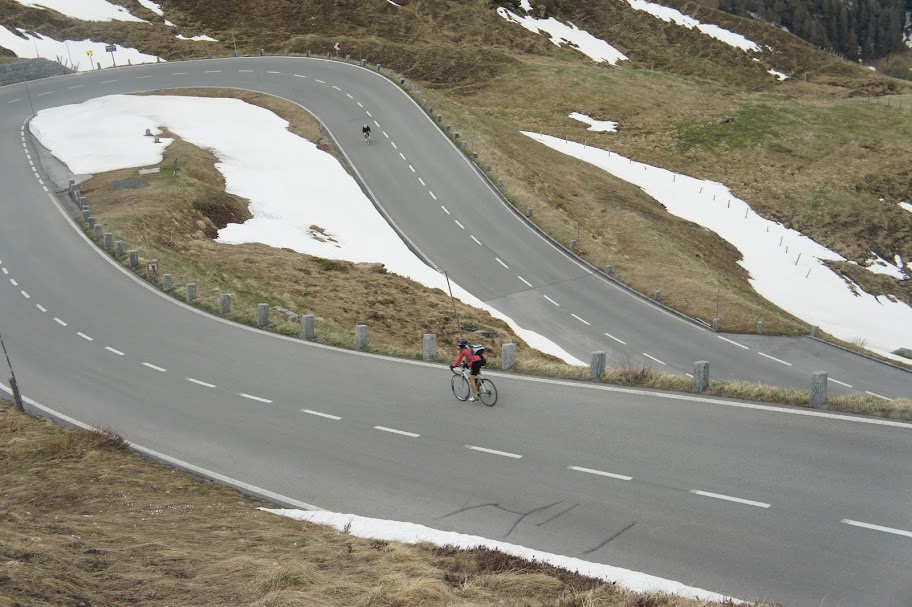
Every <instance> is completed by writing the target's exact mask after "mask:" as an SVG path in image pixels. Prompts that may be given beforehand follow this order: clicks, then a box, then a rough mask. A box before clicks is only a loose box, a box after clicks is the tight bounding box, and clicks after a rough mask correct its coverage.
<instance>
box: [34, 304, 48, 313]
mask: <svg viewBox="0 0 912 607" xmlns="http://www.w3.org/2000/svg"><path fill="white" fill-rule="evenodd" d="M35 307H36V308H38V309H39V310H41V311H42V312H47V308H45V307H44V306H42V305H41V304H35Z"/></svg>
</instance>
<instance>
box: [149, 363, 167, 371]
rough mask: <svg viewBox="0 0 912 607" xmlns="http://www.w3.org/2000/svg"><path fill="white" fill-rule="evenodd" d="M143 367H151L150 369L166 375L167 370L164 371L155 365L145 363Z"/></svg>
mask: <svg viewBox="0 0 912 607" xmlns="http://www.w3.org/2000/svg"><path fill="white" fill-rule="evenodd" d="M143 366H144V367H149V368H150V369H155V370H156V371H158V372H159V373H165V372H166V371H167V369H162V368H161V367H157V366H155V365H153V364H152V363H143Z"/></svg>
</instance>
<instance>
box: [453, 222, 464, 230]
mask: <svg viewBox="0 0 912 607" xmlns="http://www.w3.org/2000/svg"><path fill="white" fill-rule="evenodd" d="M453 221H455V222H456V225H458V226H459V227H460V228H462V229H463V230H464V229H465V226H464V225H462V224H461V223H459V220H458V219H454V220H453Z"/></svg>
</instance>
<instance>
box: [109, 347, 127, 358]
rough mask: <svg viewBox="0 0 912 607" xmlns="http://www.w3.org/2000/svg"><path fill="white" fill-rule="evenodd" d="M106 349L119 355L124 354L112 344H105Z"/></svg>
mask: <svg viewBox="0 0 912 607" xmlns="http://www.w3.org/2000/svg"><path fill="white" fill-rule="evenodd" d="M105 350H107V351H108V352H110V353H111V354H116V355H117V356H123V355H124V353H123V352H121V351H120V350H115V349H114V348H112V347H111V346H105Z"/></svg>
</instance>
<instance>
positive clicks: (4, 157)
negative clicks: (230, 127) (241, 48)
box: [0, 58, 912, 607]
mask: <svg viewBox="0 0 912 607" xmlns="http://www.w3.org/2000/svg"><path fill="white" fill-rule="evenodd" d="M241 70H245V71H241ZM247 70H252V71H247ZM181 86H220V87H222V86H225V87H237V88H245V89H255V90H260V91H264V92H267V93H271V94H276V95H279V96H282V97H285V98H288V99H291V100H292V101H296V102H298V103H300V104H302V105H304V106H305V107H307V108H308V109H310V110H311V111H313V112H314V113H315V114H316V115H317V116H319V118H320V119H321V120H322V121H323V122H324V124H325V125H326V127H327V128H328V129H329V130H330V131H331V132H332V133H333V135H334V136H335V138H336V139H337V140H338V141H339V143H340V145H341V146H342V149H343V150H344V151H345V153H346V154H347V156H348V158H349V159H350V161H351V163H352V165H353V166H354V167H355V168H356V170H357V172H358V174H359V176H360V177H361V179H363V181H364V183H365V185H366V187H367V188H368V189H369V190H370V192H371V193H372V194H373V195H374V196H375V198H376V200H377V201H378V203H379V204H380V205H382V207H383V208H384V209H385V211H386V212H387V213H388V214H389V216H390V217H391V218H392V220H393V221H394V222H395V223H396V225H397V226H398V227H399V229H400V230H402V231H403V232H404V233H405V234H407V235H408V237H409V238H410V239H411V241H412V244H413V246H415V247H416V248H417V249H418V250H420V251H421V252H422V254H423V255H425V256H426V257H427V258H428V259H430V260H431V261H432V262H433V263H435V264H437V265H438V266H440V267H444V266H447V267H448V269H449V271H450V273H451V275H453V276H454V278H455V280H456V281H457V282H459V283H460V284H461V285H462V286H464V287H466V288H467V289H469V290H470V291H472V292H473V293H475V294H476V295H478V296H479V297H481V298H482V299H484V300H485V301H487V302H489V303H490V304H491V305H493V306H495V307H497V308H498V309H500V310H502V311H503V312H504V313H506V314H509V315H510V316H512V317H513V318H514V319H515V320H517V322H519V323H520V324H521V325H523V326H526V327H529V328H533V329H535V330H537V331H538V332H540V333H542V334H544V335H546V336H547V337H549V338H551V339H553V340H554V341H556V342H557V343H559V344H561V345H562V346H563V347H565V348H566V349H567V350H569V351H571V352H572V353H573V354H575V355H576V356H578V357H580V358H582V359H584V360H586V359H588V352H590V351H591V350H594V349H607V350H609V351H610V352H611V358H612V359H613V360H618V359H620V358H623V357H624V356H625V355H626V356H631V357H633V356H644V355H645V354H648V355H649V356H651V357H653V359H659V360H660V361H662V362H663V363H665V364H666V366H667V367H669V368H670V369H672V370H689V368H690V366H691V365H692V362H693V360H697V359H708V360H710V361H711V368H712V370H713V375H714V376H716V377H718V376H720V375H723V376H726V375H729V374H730V375H733V376H737V377H744V378H746V379H754V380H762V381H767V382H770V383H780V384H786V385H800V386H807V384H808V383H809V380H810V373H811V372H812V371H814V370H818V369H825V370H828V371H830V377H832V378H834V379H836V380H838V381H841V382H842V383H844V384H849V385H851V386H852V388H851V389H853V390H867V391H871V392H875V393H878V394H881V395H883V396H888V397H890V396H896V395H908V393H909V383H910V382H909V375H908V374H906V373H905V372H903V371H899V370H896V369H893V368H891V367H888V366H885V365H880V364H878V363H874V362H871V361H868V360H867V359H864V358H861V357H858V356H855V355H852V354H848V353H845V352H842V351H840V350H837V349H834V348H830V347H828V346H826V345H824V344H820V343H819V342H816V341H813V340H810V339H775V338H762V337H759V336H751V337H744V336H737V337H736V336H723V337H727V338H728V339H731V340H733V341H735V342H738V344H740V345H736V344H732V343H730V342H728V341H725V340H722V339H720V336H719V335H717V334H715V333H712V332H710V331H706V330H704V329H702V328H700V327H698V326H696V325H693V324H691V323H689V322H687V321H684V320H681V319H679V318H678V317H676V316H674V315H671V314H668V313H667V312H665V311H663V310H660V309H658V308H655V307H653V306H650V305H648V304H645V303H644V302H643V301H642V300H641V299H639V298H637V297H635V296H632V295H630V294H628V293H627V292H626V291H623V290H622V289H619V288H618V287H617V286H615V285H613V284H612V283H610V282H607V281H605V280H604V279H603V278H601V277H599V276H597V275H595V274H592V273H591V272H589V271H588V270H587V269H586V268H585V267H583V266H581V265H579V264H578V263H576V262H575V261H574V260H573V259H572V258H570V257H568V256H567V255H565V254H564V253H562V252H560V251H558V250H557V249H555V248H554V247H553V246H552V245H550V244H549V243H547V242H546V241H545V240H543V239H541V238H540V237H538V236H536V234H535V233H534V232H533V231H532V230H531V229H530V228H528V227H527V226H526V225H525V224H524V223H523V222H522V221H521V219H519V218H518V217H517V216H516V215H515V214H514V213H513V212H512V211H510V210H509V209H507V208H506V206H505V205H504V204H503V203H501V202H500V201H499V199H498V198H497V197H496V196H495V194H494V193H493V192H492V191H491V189H490V188H489V187H488V186H487V185H486V184H485V183H484V182H483V181H482V180H481V179H480V178H479V177H478V175H477V173H476V171H475V169H473V168H472V167H471V166H470V165H469V164H468V162H466V161H465V160H464V158H463V157H462V156H461V153H460V152H459V151H458V150H457V149H456V148H455V147H454V146H453V145H452V144H450V143H448V141H447V139H446V138H445V137H444V136H443V135H442V134H441V133H440V132H439V131H438V130H437V128H436V127H435V126H434V125H433V124H432V123H431V121H430V120H429V119H428V118H426V117H425V115H424V113H423V112H422V111H421V110H420V108H419V107H418V106H417V105H416V104H414V103H413V102H411V101H409V99H408V97H407V95H406V94H404V93H403V92H402V91H400V90H399V89H398V87H396V86H394V85H393V84H392V83H390V82H389V81H387V80H386V79H385V78H382V77H380V76H378V75H376V74H373V73H371V72H370V71H368V70H363V69H359V68H356V67H353V66H348V65H342V64H338V63H331V62H326V61H320V60H303V59H284V58H262V59H240V60H210V61H200V62H186V63H183V62H182V63H173V64H160V65H150V66H139V67H135V68H128V69H116V70H105V71H103V72H94V73H89V74H81V75H75V76H67V77H61V78H55V79H50V80H45V81H40V82H33V83H30V84H29V90H28V91H26V88H25V86H23V85H17V86H12V87H5V88H0V176H2V181H0V182H2V184H3V187H2V188H0V331H2V332H3V335H4V339H5V340H6V343H7V347H8V348H9V349H10V351H11V354H12V356H13V363H14V365H15V367H16V372H17V377H18V379H19V383H20V385H21V387H22V389H23V391H24V392H25V394H26V395H27V396H28V397H30V398H31V399H34V401H37V402H40V403H43V404H45V405H47V406H50V407H52V408H54V409H55V410H57V411H60V412H62V413H64V414H66V415H69V416H71V417H73V418H75V419H78V420H81V421H83V422H85V423H88V424H95V425H100V426H109V427H111V428H114V429H115V430H117V431H118V432H120V433H122V434H123V435H124V436H125V437H126V438H128V439H129V440H131V441H134V442H135V443H138V444H140V445H143V446H145V447H148V448H150V449H154V450H156V451H158V452H161V453H164V454H167V455H169V456H171V457H175V458H178V459H180V460H183V461H186V462H189V463H191V464H193V465H196V466H200V467H202V468H205V469H207V470H209V471H211V472H212V473H216V474H221V475H225V476H228V477H231V478H233V479H237V481H239V482H243V483H249V484H251V485H255V486H257V487H262V488H263V489H265V490H268V491H272V492H275V493H278V494H281V495H283V496H288V498H290V499H294V500H300V501H302V502H306V503H310V504H316V505H318V506H320V507H322V508H326V509H329V510H334V511H340V512H352V513H356V514H362V515H366V516H374V517H380V518H390V519H396V520H408V521H412V522H417V523H422V524H426V525H429V526H431V527H435V528H440V529H447V530H453V531H459V532H464V533H472V534H477V535H482V536H486V537H490V538H493V539H503V540H505V541H509V542H512V543H516V544H522V545H526V546H530V547H534V548H539V549H542V550H548V551H551V552H557V553H561V554H567V555H570V556H577V557H580V558H584V559H587V560H593V561H599V562H605V563H609V564H612V565H616V566H620V567H626V568H629V569H633V570H637V571H644V572H646V573H650V574H653V575H657V576H661V577H666V578H670V579H675V580H678V581H681V582H683V583H686V584H689V585H693V586H699V587H702V588H706V589H709V590H713V591H716V592H723V593H729V594H731V595H734V596H737V597H740V598H746V599H758V598H759V599H769V600H774V601H781V602H783V603H785V604H788V605H814V606H816V607H820V606H829V605H878V606H888V605H896V606H902V607H908V606H909V605H910V604H912V575H910V567H909V563H912V508H910V505H912V424H908V423H900V422H891V421H888V420H872V419H867V418H862V417H857V416H848V415H833V414H828V413H817V412H812V411H808V410H803V409H789V408H779V407H764V406H756V405H750V404H745V403H737V402H734V401H726V400H724V399H708V398H696V397H692V396H681V395H661V394H653V393H649V392H645V391H638V390H623V389H617V388H612V387H610V386H590V385H584V384H575V383H572V382H558V381H549V380H536V379H531V378H519V377H510V376H501V375H497V374H492V376H493V379H494V380H495V381H496V383H497V386H498V388H499V391H500V400H499V402H498V404H497V406H496V407H494V408H486V407H483V406H480V405H479V406H474V405H473V404H471V403H459V402H457V401H455V399H453V397H452V395H451V394H450V392H449V386H448V384H449V371H448V370H447V369H446V368H441V367H439V366H433V365H426V364H422V363H415V362H409V361H398V360H389V359H384V358H381V357H376V356H368V355H362V354H358V353H353V352H347V351H339V350H335V349H332V348H325V347H320V346H316V345H313V344H305V343H302V342H299V341H297V340H292V339H285V338H281V337H277V336H273V335H268V334H265V333H261V332H259V331H255V330H252V329H249V328H245V327H239V326H235V325H232V324H230V323H225V322H222V321H220V320H219V319H215V318H212V317H209V316H206V315H204V314H202V313H199V312H196V311H194V310H192V309H190V308H188V307H187V306H183V305H181V304H178V303H176V302H174V301H173V300H170V299H167V298H165V297H164V296H161V295H158V294H156V291H155V290H154V289H152V288H151V287H149V286H148V285H145V284H143V283H142V282H141V281H139V280H137V279H133V278H132V277H130V276H129V275H128V273H127V272H126V271H124V270H121V269H118V268H117V267H116V266H115V265H114V264H113V263H110V262H109V261H107V260H106V257H105V256H104V255H103V254H102V253H100V252H99V251H98V250H97V249H96V248H95V247H94V246H93V245H91V244H89V243H88V242H87V240H86V239H85V238H84V237H83V236H82V235H81V232H80V231H79V230H78V229H77V228H76V227H75V226H74V224H73V223H72V222H71V221H70V220H69V219H68V218H67V216H66V212H65V210H64V207H63V206H59V201H58V202H57V203H55V199H56V197H55V196H54V190H55V187H54V185H53V183H52V182H51V181H50V180H49V179H48V176H47V173H46V170H45V168H44V166H43V165H42V163H40V162H38V161H37V158H38V156H37V152H38V150H37V148H36V146H35V144H34V142H33V141H31V138H30V137H28V133H27V131H26V130H23V126H24V123H25V121H26V120H27V118H28V117H29V115H30V114H31V108H30V105H29V97H30V99H31V104H32V105H34V107H35V109H36V110H40V109H41V108H44V107H50V106H57V105H62V104H66V103H73V102H79V101H82V100H85V99H89V98H92V97H96V96H100V95H105V94H113V93H123V92H131V91H139V90H152V89H157V88H173V87H181ZM349 95H350V97H349ZM359 104H360V105H359ZM368 112H369V114H368ZM365 119H369V120H375V121H376V122H375V124H374V144H373V145H371V146H370V147H369V148H368V147H367V146H364V145H363V143H362V142H361V141H360V128H359V127H360V125H361V124H362V123H363V122H364V120H365ZM86 143H87V145H91V142H86ZM393 143H395V144H396V147H395V148H394V147H393V145H392V144H393ZM403 157H404V158H403ZM412 169H414V172H412ZM52 172H53V169H52ZM45 188H46V189H47V191H45ZM432 194H433V195H432ZM456 221H459V224H457V223H456ZM472 237H474V239H473V238H472ZM475 239H477V240H478V241H479V242H480V243H482V244H475V242H474V240H475ZM467 243H470V244H471V245H472V246H469V245H468V244H467ZM457 253H458V255H459V256H460V257H459V258H458V259H456V260H453V257H454V254H457ZM444 260H446V261H444ZM497 260H500V261H497ZM501 262H502V263H501ZM529 285H531V286H529ZM545 296H547V298H546V297H545ZM555 302H556V303H555ZM606 333H607V334H609V335H610V337H606V336H605V335H604V334H606ZM600 335H601V337H600ZM617 340H620V341H617ZM621 341H623V342H625V343H623V344H622V343H620V342H621ZM785 363H790V365H787V364H785ZM655 364H659V363H658V362H656V363H655ZM830 387H831V389H833V390H837V389H840V388H843V389H850V388H848V387H846V386H841V385H840V384H832V383H831V386H830Z"/></svg>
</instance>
